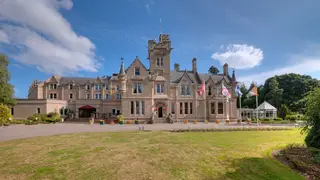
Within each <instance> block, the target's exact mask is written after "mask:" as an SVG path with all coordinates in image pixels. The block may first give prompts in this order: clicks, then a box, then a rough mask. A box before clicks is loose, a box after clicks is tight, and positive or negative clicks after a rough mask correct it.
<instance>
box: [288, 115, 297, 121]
mask: <svg viewBox="0 0 320 180" xmlns="http://www.w3.org/2000/svg"><path fill="white" fill-rule="evenodd" d="M286 120H290V121H295V120H297V115H287V116H286Z"/></svg>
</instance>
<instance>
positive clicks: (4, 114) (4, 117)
mask: <svg viewBox="0 0 320 180" xmlns="http://www.w3.org/2000/svg"><path fill="white" fill-rule="evenodd" d="M9 118H12V116H11V112H10V109H9V108H8V107H7V106H6V105H3V104H0V125H4V124H8V123H10V122H9Z"/></svg>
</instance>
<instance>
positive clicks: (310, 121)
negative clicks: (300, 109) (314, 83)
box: [302, 88, 320, 148]
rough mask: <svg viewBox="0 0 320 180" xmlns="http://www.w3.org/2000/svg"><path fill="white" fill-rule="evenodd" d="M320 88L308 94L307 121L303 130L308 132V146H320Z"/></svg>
mask: <svg viewBox="0 0 320 180" xmlns="http://www.w3.org/2000/svg"><path fill="white" fill-rule="evenodd" d="M319 107H320V89H319V88H318V89H316V90H315V91H313V92H311V93H310V94H309V95H308V96H307V107H306V116H307V121H306V123H305V126H304V128H303V131H302V132H308V134H307V136H306V138H305V142H306V144H307V146H308V147H314V148H320V133H319V131H320V111H319Z"/></svg>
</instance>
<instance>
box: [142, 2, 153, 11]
mask: <svg viewBox="0 0 320 180" xmlns="http://www.w3.org/2000/svg"><path fill="white" fill-rule="evenodd" d="M154 4H155V2H154V0H148V3H147V4H145V5H144V7H145V8H146V10H147V11H148V12H151V6H152V5H154Z"/></svg>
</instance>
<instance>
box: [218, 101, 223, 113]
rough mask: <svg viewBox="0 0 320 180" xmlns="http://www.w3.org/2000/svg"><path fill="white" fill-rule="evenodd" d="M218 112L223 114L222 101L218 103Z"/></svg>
mask: <svg viewBox="0 0 320 180" xmlns="http://www.w3.org/2000/svg"><path fill="white" fill-rule="evenodd" d="M218 114H223V103H222V102H219V103H218Z"/></svg>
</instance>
